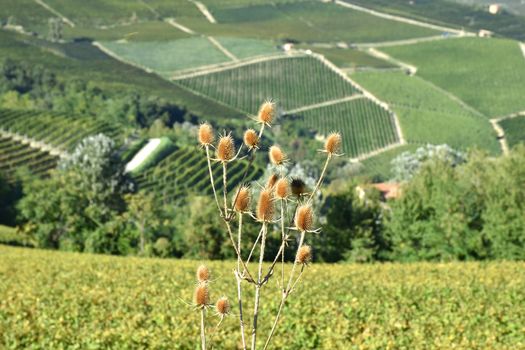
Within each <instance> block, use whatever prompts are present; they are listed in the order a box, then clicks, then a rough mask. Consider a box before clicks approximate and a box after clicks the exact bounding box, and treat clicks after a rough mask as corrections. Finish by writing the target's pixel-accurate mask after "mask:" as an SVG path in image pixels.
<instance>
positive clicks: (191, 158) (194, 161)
mask: <svg viewBox="0 0 525 350" xmlns="http://www.w3.org/2000/svg"><path fill="white" fill-rule="evenodd" d="M247 163H248V162H247V161H240V162H235V163H234V165H232V167H231V168H229V169H228V174H229V175H228V186H231V187H230V188H233V187H235V186H237V185H238V184H239V182H240V181H241V180H242V175H243V174H244V169H245V167H246V165H247ZM212 169H213V174H214V179H215V188H216V189H217V190H218V191H222V186H223V184H222V167H221V166H220V164H219V163H214V164H213V167H212ZM263 172H264V170H263V169H262V168H259V167H257V166H252V168H250V171H249V173H248V175H247V176H246V181H247V182H249V181H254V180H257V179H258V178H259V177H260V176H261V175H262V174H263ZM135 180H136V182H137V184H138V187H139V190H145V191H148V192H153V193H155V197H156V198H157V199H161V200H163V201H166V202H171V201H174V200H177V199H181V198H182V197H184V196H185V195H187V194H189V193H201V194H211V193H212V189H211V184H210V180H209V173H208V165H207V161H206V155H205V154H204V153H203V152H202V151H201V150H198V149H196V148H193V147H188V148H179V149H178V150H176V151H175V152H173V153H172V154H170V155H169V156H167V157H166V158H164V159H163V160H162V161H160V162H159V163H158V164H157V165H156V166H154V167H152V168H149V169H147V170H146V171H144V172H143V173H141V174H139V175H137V176H136V178H135Z"/></svg>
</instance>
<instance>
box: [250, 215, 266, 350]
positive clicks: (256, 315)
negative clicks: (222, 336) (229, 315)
mask: <svg viewBox="0 0 525 350" xmlns="http://www.w3.org/2000/svg"><path fill="white" fill-rule="evenodd" d="M266 233H267V225H266V222H263V223H262V237H261V251H260V254H259V269H258V274H257V284H256V285H255V303H254V308H253V327H252V347H251V349H252V350H255V344H256V341H257V320H258V318H259V301H260V298H261V287H262V284H261V278H262V265H263V261H264V248H265V245H266Z"/></svg>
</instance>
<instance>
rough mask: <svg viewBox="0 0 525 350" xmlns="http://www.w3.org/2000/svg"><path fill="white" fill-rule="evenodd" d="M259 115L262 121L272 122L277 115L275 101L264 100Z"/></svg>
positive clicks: (264, 122) (265, 122)
mask: <svg viewBox="0 0 525 350" xmlns="http://www.w3.org/2000/svg"><path fill="white" fill-rule="evenodd" d="M257 117H258V119H259V122H260V123H263V124H271V123H272V121H273V118H274V117H275V103H273V102H271V101H266V102H264V103H263V104H262V105H261V107H260V108H259V113H258V114H257Z"/></svg>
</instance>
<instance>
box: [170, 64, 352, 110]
mask: <svg viewBox="0 0 525 350" xmlns="http://www.w3.org/2000/svg"><path fill="white" fill-rule="evenodd" d="M177 82H179V83H180V84H182V85H184V86H186V87H188V88H189V89H191V90H194V91H196V92H199V93H202V94H204V95H206V96H209V97H211V98H213V99H215V100H217V101H220V102H223V103H225V104H227V105H230V106H233V107H235V108H237V109H240V110H242V111H245V112H248V113H255V112H256V111H257V109H258V108H259V106H260V104H261V101H264V100H266V99H269V98H273V99H274V100H276V101H277V102H278V104H279V106H280V107H281V108H283V109H284V110H291V109H295V108H299V107H303V106H306V105H311V104H315V103H320V102H324V101H328V100H334V99H338V98H342V97H347V96H351V95H353V94H355V93H356V92H358V90H357V89H356V88H354V87H353V86H352V84H350V83H349V82H347V81H345V80H344V79H343V78H341V77H340V76H339V75H338V74H337V73H335V72H334V71H332V70H331V69H329V68H328V67H326V66H325V65H324V64H323V63H321V62H320V61H318V60H317V59H315V58H313V57H307V56H305V57H293V58H280V59H274V60H269V61H264V62H259V63H254V64H249V65H245V66H242V67H240V68H235V69H228V70H224V71H220V72H216V73H211V74H206V75H200V76H196V77H192V78H187V79H183V80H177Z"/></svg>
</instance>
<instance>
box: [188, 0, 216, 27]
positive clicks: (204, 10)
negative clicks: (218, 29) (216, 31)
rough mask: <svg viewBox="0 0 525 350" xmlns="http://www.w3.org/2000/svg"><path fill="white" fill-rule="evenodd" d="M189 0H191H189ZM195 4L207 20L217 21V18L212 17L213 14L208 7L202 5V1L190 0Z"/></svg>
mask: <svg viewBox="0 0 525 350" xmlns="http://www.w3.org/2000/svg"><path fill="white" fill-rule="evenodd" d="M190 1H191V0H190ZM192 2H193V3H194V4H195V6H197V8H198V9H199V11H200V12H202V14H203V15H204V17H206V19H207V20H208V22H210V23H214V24H215V23H217V20H216V19H215V17H213V15H212V14H211V12H210V11H209V10H208V8H207V7H206V5H204V4H203V3H202V2H200V1H192Z"/></svg>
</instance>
